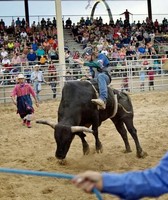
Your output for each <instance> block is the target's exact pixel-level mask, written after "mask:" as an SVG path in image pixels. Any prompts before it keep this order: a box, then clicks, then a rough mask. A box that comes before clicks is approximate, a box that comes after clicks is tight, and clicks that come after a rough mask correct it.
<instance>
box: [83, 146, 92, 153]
mask: <svg viewBox="0 0 168 200" xmlns="http://www.w3.org/2000/svg"><path fill="white" fill-rule="evenodd" d="M89 153H90V148H89V145H88V146H86V147H84V148H83V155H88V154H89Z"/></svg>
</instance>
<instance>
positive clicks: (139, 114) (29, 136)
mask: <svg viewBox="0 0 168 200" xmlns="http://www.w3.org/2000/svg"><path fill="white" fill-rule="evenodd" d="M130 96H131V99H132V103H133V106H134V112H135V117H134V124H135V127H136V128H137V131H138V136H139V140H140V143H141V145H142V147H143V149H144V151H146V152H147V153H148V156H147V157H146V158H145V159H138V158H136V152H135V145H134V142H133V139H132V138H131V136H130V135H129V141H130V144H131V147H132V152H131V153H129V154H124V153H123V150H124V143H123V141H122V139H121V137H120V135H119V134H118V133H117V131H116V130H115V127H114V125H113V124H112V123H111V121H110V120H107V121H106V122H104V123H103V124H102V126H101V127H100V129H99V131H100V140H101V142H102V144H103V148H104V151H103V153H102V154H96V153H95V152H94V138H93V136H92V134H89V133H87V141H88V142H89V144H90V149H91V153H90V154H89V155H88V156H83V154H82V145H81V142H80V140H79V138H78V137H76V138H75V139H74V141H73V142H72V146H71V148H70V151H69V153H68V155H67V164H66V165H63V166H62V165H59V164H58V162H57V160H56V159H55V157H54V155H55V148H56V146H55V141H54V137H53V130H52V129H51V128H50V127H48V126H44V125H39V124H36V123H35V120H36V119H42V118H46V119H50V120H51V121H53V122H55V121H56V117H57V110H58V105H59V101H56V102H54V101H53V100H51V101H48V102H42V103H41V104H40V107H39V108H35V115H34V119H33V122H32V128H31V129H28V128H26V127H23V126H22V124H21V120H20V118H19V116H18V115H17V114H16V108H15V106H14V105H12V104H9V105H6V106H4V105H3V104H1V105H0V113H1V115H0V122H1V125H0V167H7V168H17V169H29V170H38V171H48V172H57V173H68V174H77V173H79V172H82V171H84V170H97V171H114V172H124V171H128V170H143V169H146V168H149V167H152V166H155V165H156V164H157V163H158V161H159V160H160V158H161V157H162V156H163V154H164V153H165V152H166V151H167V150H168V146H167V144H168V137H167V134H168V125H167V119H168V92H155V91H154V92H153V91H152V92H150V93H149V92H148V93H147V92H145V93H140V94H130ZM103 197H104V200H110V199H114V200H116V199H118V198H116V197H113V196H109V195H103ZM0 199H1V200H76V199H78V200H84V199H90V200H95V199H96V197H95V195H94V194H93V195H92V194H91V195H89V194H85V193H84V192H82V191H81V190H79V189H77V188H75V187H74V186H73V185H72V184H71V182H70V181H68V180H63V179H54V178H45V177H32V176H23V175H9V174H0ZM146 199H149V198H146ZM155 199H156V198H155ZM157 199H159V200H167V199H168V195H164V196H162V197H160V198H157Z"/></svg>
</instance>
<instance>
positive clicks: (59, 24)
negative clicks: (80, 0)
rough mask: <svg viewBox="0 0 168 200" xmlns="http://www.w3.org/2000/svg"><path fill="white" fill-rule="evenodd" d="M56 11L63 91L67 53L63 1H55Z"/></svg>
mask: <svg viewBox="0 0 168 200" xmlns="http://www.w3.org/2000/svg"><path fill="white" fill-rule="evenodd" d="M55 9H56V19H57V36H58V51H59V68H60V69H59V72H60V87H61V90H62V88H63V86H64V79H65V70H66V68H65V52H64V35H63V24H62V9H61V0H55Z"/></svg>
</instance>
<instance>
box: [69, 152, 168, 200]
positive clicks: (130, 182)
mask: <svg viewBox="0 0 168 200" xmlns="http://www.w3.org/2000/svg"><path fill="white" fill-rule="evenodd" d="M72 182H73V183H74V184H75V185H76V186H77V187H79V188H81V189H83V190H84V191H85V192H88V193H89V192H92V191H93V188H97V189H98V190H100V191H101V192H102V193H108V194H111V195H116V196H118V197H119V198H121V199H127V200H135V199H141V198H143V197H159V196H161V195H163V194H166V193H168V153H166V154H165V155H164V157H163V158H162V159H161V161H160V163H159V164H158V165H157V166H156V167H153V168H151V169H147V170H143V171H134V172H125V173H120V174H117V173H108V172H104V173H99V172H94V171H87V172H84V173H81V174H78V175H77V176H75V178H74V179H73V180H72Z"/></svg>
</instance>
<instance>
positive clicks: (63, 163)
mask: <svg viewBox="0 0 168 200" xmlns="http://www.w3.org/2000/svg"><path fill="white" fill-rule="evenodd" d="M58 163H59V164H60V165H66V164H67V161H66V160H65V159H63V160H58Z"/></svg>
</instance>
